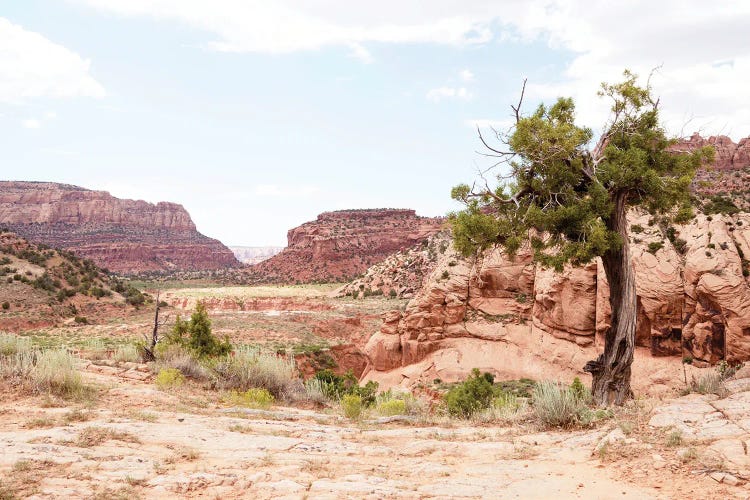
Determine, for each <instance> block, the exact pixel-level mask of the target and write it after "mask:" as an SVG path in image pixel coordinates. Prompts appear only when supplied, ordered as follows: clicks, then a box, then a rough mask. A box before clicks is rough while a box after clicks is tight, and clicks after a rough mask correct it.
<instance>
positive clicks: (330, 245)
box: [248, 209, 443, 282]
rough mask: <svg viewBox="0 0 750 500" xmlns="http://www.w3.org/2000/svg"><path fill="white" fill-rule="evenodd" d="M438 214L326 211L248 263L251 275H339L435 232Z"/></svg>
mask: <svg viewBox="0 0 750 500" xmlns="http://www.w3.org/2000/svg"><path fill="white" fill-rule="evenodd" d="M442 224H443V219H442V218H428V217H419V216H417V215H416V213H415V211H414V210H403V209H372V210H341V211H338V212H325V213H322V214H320V215H319V216H318V218H317V219H316V220H315V221H311V222H306V223H304V224H302V225H301V226H299V227H296V228H294V229H291V230H289V232H288V233H287V240H288V246H287V248H285V249H284V250H283V251H282V252H281V253H280V254H278V255H276V256H274V257H271V258H270V259H268V260H266V261H264V262H261V263H260V264H257V265H255V266H252V267H251V268H250V269H249V271H248V276H249V278H250V280H251V281H261V282H296V281H302V282H309V281H315V280H341V279H345V278H350V277H352V276H355V275H358V274H360V273H363V272H364V271H366V270H367V268H368V267H370V266H371V265H373V264H375V263H377V262H380V261H382V260H383V259H385V258H386V257H387V256H389V255H391V254H392V253H394V252H398V251H399V250H404V249H406V248H409V247H410V246H412V245H414V244H416V243H419V242H421V241H422V240H424V239H425V238H427V237H428V236H430V235H431V234H434V233H436V232H438V231H439V230H440V228H441V226H442Z"/></svg>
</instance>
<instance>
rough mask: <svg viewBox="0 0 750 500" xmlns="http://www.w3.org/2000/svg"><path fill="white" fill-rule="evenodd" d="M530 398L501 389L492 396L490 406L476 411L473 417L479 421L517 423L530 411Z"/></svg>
mask: <svg viewBox="0 0 750 500" xmlns="http://www.w3.org/2000/svg"><path fill="white" fill-rule="evenodd" d="M527 401H528V399H527V398H525V397H520V396H517V395H515V394H513V393H511V392H505V391H501V392H500V394H498V395H497V396H495V397H494V398H492V402H491V403H490V406H489V408H486V409H484V410H480V411H478V412H475V413H474V414H473V415H472V416H471V419H472V420H473V421H475V422H478V423H484V422H504V423H515V422H517V421H519V420H521V419H524V418H526V416H527V413H528V406H529V405H528V402H527Z"/></svg>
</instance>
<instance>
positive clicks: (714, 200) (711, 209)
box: [703, 194, 740, 215]
mask: <svg viewBox="0 0 750 500" xmlns="http://www.w3.org/2000/svg"><path fill="white" fill-rule="evenodd" d="M703 212H704V213H705V214H706V215H711V214H725V215H734V214H736V213H739V212H740V209H739V207H737V205H735V204H734V202H732V200H730V199H729V198H727V197H726V196H722V195H720V194H717V195H714V196H711V197H710V198H709V201H708V202H707V203H706V204H704V205H703Z"/></svg>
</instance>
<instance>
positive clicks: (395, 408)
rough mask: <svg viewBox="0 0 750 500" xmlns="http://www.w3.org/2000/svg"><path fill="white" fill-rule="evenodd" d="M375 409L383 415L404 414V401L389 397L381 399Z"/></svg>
mask: <svg viewBox="0 0 750 500" xmlns="http://www.w3.org/2000/svg"><path fill="white" fill-rule="evenodd" d="M375 411H376V412H378V413H379V414H380V415H383V416H385V417H390V416H393V415H404V414H406V401H404V400H403V399H389V400H386V401H381V402H379V403H378V404H377V406H375Z"/></svg>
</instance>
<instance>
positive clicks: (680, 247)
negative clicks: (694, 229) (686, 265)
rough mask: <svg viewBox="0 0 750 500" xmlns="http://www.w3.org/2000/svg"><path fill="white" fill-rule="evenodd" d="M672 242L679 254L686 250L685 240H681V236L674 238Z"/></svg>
mask: <svg viewBox="0 0 750 500" xmlns="http://www.w3.org/2000/svg"><path fill="white" fill-rule="evenodd" d="M672 244H673V245H674V248H675V250H677V251H678V252H679V253H680V254H681V255H684V254H685V251H686V250H687V241H685V240H683V239H682V238H675V240H674V242H673V243H672Z"/></svg>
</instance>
